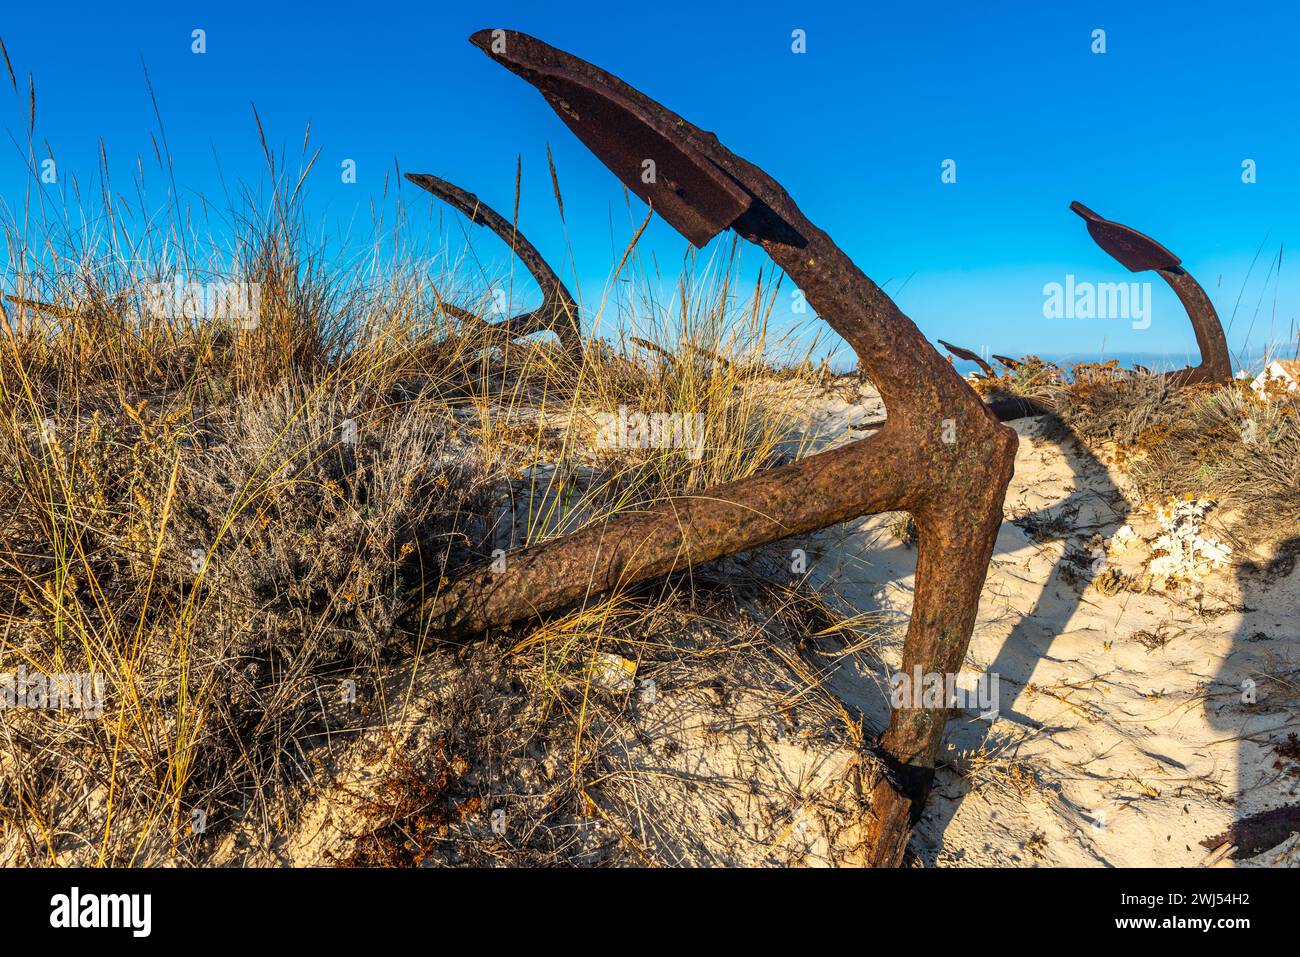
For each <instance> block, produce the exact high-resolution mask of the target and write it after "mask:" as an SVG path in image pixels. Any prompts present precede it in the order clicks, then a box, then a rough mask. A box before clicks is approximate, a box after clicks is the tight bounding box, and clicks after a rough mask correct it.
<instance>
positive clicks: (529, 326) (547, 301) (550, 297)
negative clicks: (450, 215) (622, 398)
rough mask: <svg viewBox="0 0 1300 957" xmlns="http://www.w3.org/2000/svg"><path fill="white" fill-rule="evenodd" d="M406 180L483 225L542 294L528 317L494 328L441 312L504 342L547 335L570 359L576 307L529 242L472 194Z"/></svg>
mask: <svg viewBox="0 0 1300 957" xmlns="http://www.w3.org/2000/svg"><path fill="white" fill-rule="evenodd" d="M406 178H407V179H409V180H410V181H411V182H412V183H414V184H415V185H416V186H419V187H420V188H421V189H426V190H428V191H429V192H430V193H432V194H433V195H434V196H437V197H438V198H439V199H441V200H442V201H443V202H444V203H447V204H449V205H451V206H454V207H455V208H456V209H458V210H460V211H461V212H462V213H464V214H465V215H466V216H467V217H469V220H470V222H473V223H476V224H478V225H480V226H486V227H487V228H488V229H490V230H492V232H494V233H496V234H497V235H498V236H500V237H501V239H502V241H503V242H505V243H506V244H507V245H508V246H509V247H510V248H511V250H512V251H513V252H514V254H515V255H516V256H518V257H519V261H520V262H521V263H523V264H524V267H525V268H526V269H527V270H528V271H529V272H530V273H531V274H532V276H533V279H535V280H536V281H537V285H538V286H539V287H540V288H541V290H542V304H541V305H540V306H538V307H537V308H536V309H534V310H532V311H531V312H525V313H521V314H520V315H518V316H514V317H512V318H510V319H506V320H504V321H502V322H498V323H487V322H485V321H484V320H483V319H482V318H481V317H479V316H477V315H475V314H474V313H472V312H470V311H469V310H466V309H461V308H459V307H457V306H454V305H452V304H451V303H442V304H441V305H442V308H443V310H444V311H445V312H447V313H448V314H450V315H453V316H456V317H457V318H460V319H464V320H467V321H469V322H473V323H476V324H479V325H481V326H483V327H484V328H486V329H487V330H488V331H489V332H493V333H501V334H503V335H506V336H510V337H519V336H527V335H531V334H533V333H534V332H544V331H547V330H550V331H553V332H554V333H555V334H556V336H557V337H558V338H559V340H560V344H561V345H562V346H563V347H564V350H565V352H567V353H569V354H570V355H572V356H575V357H576V356H579V355H581V353H582V328H581V324H580V321H579V318H578V303H577V301H576V300H575V299H574V298H573V295H572V294H571V293H570V292H569V290H568V289H567V288H566V287H565V285H564V283H563V282H561V281H560V277H559V276H557V275H556V274H555V270H553V269H552V268H551V267H550V264H549V263H547V262H546V260H545V259H544V258H543V257H542V254H541V253H539V252H538V251H537V247H535V246H534V245H533V244H532V243H530V242H529V241H528V239H527V237H525V236H524V235H523V233H521V232H519V230H518V229H517V228H515V226H513V225H512V224H511V223H509V222H507V221H506V220H505V219H504V218H503V217H502V216H501V215H500V214H498V213H497V212H496V210H494V209H493V208H492V207H491V206H488V205H487V204H486V203H484V202H483V201H482V200H480V199H479V198H478V197H477V196H475V195H474V194H473V193H469V192H466V191H465V190H463V189H461V188H460V187H459V186H457V185H455V184H454V183H449V182H447V181H446V180H444V179H439V178H438V177H436V176H431V175H429V174H428V173H407V174H406Z"/></svg>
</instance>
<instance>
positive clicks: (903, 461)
mask: <svg viewBox="0 0 1300 957" xmlns="http://www.w3.org/2000/svg"><path fill="white" fill-rule="evenodd" d="M471 41H472V42H473V43H475V44H476V45H478V46H479V47H480V48H481V49H483V50H484V52H486V53H487V54H488V55H489V56H491V57H492V58H493V59H494V60H496V61H497V62H498V63H500V64H502V65H503V66H505V67H507V68H508V69H510V70H512V71H514V72H515V73H517V74H519V75H520V76H521V77H523V78H524V79H525V80H527V81H528V82H530V83H532V84H533V85H534V86H536V87H538V88H539V89H540V90H541V91H542V92H543V94H544V95H545V96H546V99H547V101H548V102H549V103H550V104H551V106H552V107H553V108H554V109H555V110H556V112H557V113H558V114H559V115H560V117H561V118H562V119H563V120H564V121H565V122H566V123H567V124H568V125H569V127H570V128H571V129H573V130H574V132H575V133H576V134H577V135H578V136H579V137H580V138H581V139H582V140H583V141H584V142H585V143H586V144H587V145H588V146H590V147H591V148H592V149H593V151H594V152H596V154H597V155H598V156H599V157H600V158H601V159H602V160H604V161H606V163H607V164H608V165H609V166H610V168H611V170H612V171H613V172H614V173H615V174H616V175H618V177H619V178H620V179H621V180H622V181H623V182H624V183H625V184H626V185H627V186H628V188H629V189H631V190H632V191H633V192H634V193H636V194H637V195H638V196H640V197H641V198H642V199H644V200H645V201H647V202H649V203H650V204H652V205H653V207H654V209H655V210H656V211H659V212H661V213H662V214H663V215H664V216H665V218H666V219H668V221H669V222H670V223H671V224H672V225H674V226H675V227H676V228H677V229H678V230H679V231H680V232H682V234H683V235H685V236H686V237H687V238H688V239H690V240H691V241H692V242H697V243H698V242H703V241H707V239H708V238H709V237H710V236H712V235H715V234H716V233H717V232H718V231H720V230H721V229H723V228H726V227H727V226H730V228H732V229H734V230H735V231H736V232H737V233H738V234H740V235H741V236H742V237H744V238H745V239H747V240H749V241H750V242H753V243H755V244H756V245H758V246H760V247H761V248H762V249H763V250H764V251H765V252H766V253H767V254H768V255H769V256H770V257H771V258H772V259H773V260H774V261H775V262H776V263H777V264H778V265H779V266H781V268H783V269H784V270H785V271H786V273H787V274H789V276H790V277H791V278H792V279H793V280H794V281H795V282H796V283H797V284H798V286H799V287H800V288H801V289H802V290H803V292H804V294H805V296H806V298H807V300H808V302H809V303H810V304H811V305H812V306H813V308H814V309H815V310H816V313H817V314H818V315H819V316H821V317H823V318H824V319H825V320H826V321H827V322H828V323H829V324H830V325H831V326H832V327H833V328H834V329H835V330H836V332H838V333H839V334H840V335H841V336H842V337H843V338H844V339H845V340H846V341H847V342H848V343H849V344H850V346H851V347H852V348H853V350H854V352H855V353H856V354H857V356H858V359H859V363H860V367H861V369H862V371H863V372H865V374H866V375H867V376H868V377H869V378H870V379H871V381H872V382H873V383H874V384H875V385H876V387H877V388H878V389H879V391H880V394H881V396H882V398H883V400H884V402H885V405H886V406H887V408H888V409H889V413H890V414H889V416H888V419H887V421H886V422H885V424H884V427H883V428H882V429H881V430H880V431H879V432H877V433H876V434H874V435H872V436H870V437H868V438H865V439H862V440H860V441H857V442H854V443H852V444H850V445H846V446H843V447H841V448H838V449H835V450H833V451H829V452H823V453H821V454H818V455H815V456H812V457H809V458H807V459H804V460H802V461H800V462H797V463H795V464H793V465H789V466H785V467H783V468H778V469H773V470H770V471H766V472H763V473H761V474H759V475H756V476H754V477H752V478H748V479H744V480H742V481H738V482H733V483H730V484H728V485H724V486H721V487H716V488H713V489H710V490H708V492H707V493H704V494H700V495H697V496H683V497H677V498H673V499H671V500H669V501H666V502H664V503H663V504H661V505H659V506H657V507H655V508H653V509H650V510H648V511H646V512H644V513H640V514H633V515H626V516H620V517H617V518H615V519H612V520H609V521H607V522H604V523H602V524H599V525H596V526H593V527H590V528H587V529H585V530H583V531H581V532H578V533H576V534H573V535H568V536H565V537H563V538H559V539H555V540H553V541H550V542H547V543H544V544H542V545H539V546H533V547H530V548H525V549H522V550H520V551H518V552H515V553H512V554H510V555H509V556H507V560H506V563H505V571H503V572H500V573H499V574H498V573H494V572H493V571H492V569H490V568H488V567H480V568H477V569H474V570H471V571H470V572H469V573H468V574H466V575H464V576H463V577H461V578H459V579H457V580H456V581H453V582H451V583H450V584H449V585H448V586H447V587H446V588H444V589H443V590H442V592H441V593H440V594H439V595H438V596H437V597H435V598H434V599H433V600H431V601H430V602H428V603H427V605H426V606H425V608H424V613H425V615H426V618H427V621H428V624H429V625H430V627H431V628H432V629H433V630H434V631H435V632H441V633H442V634H444V635H466V634H472V633H474V632H477V631H481V630H483V629H485V628H488V627H492V626H495V625H503V624H508V623H510V622H513V621H517V620H519V619H521V618H525V617H528V616H530V615H533V614H537V613H540V612H544V611H546V610H548V609H551V608H556V607H559V606H561V605H565V604H568V603H570V602H574V601H578V600H581V599H584V598H586V597H588V596H590V595H593V594H596V593H599V592H602V591H605V590H608V589H611V588H614V587H617V586H620V585H628V584H632V583H635V582H638V581H643V580H646V579H649V578H653V577H657V576H660V575H664V574H667V573H670V572H674V571H680V570H683V569H687V568H690V567H692V566H694V565H697V564H699V563H701V562H706V561H709V560H712V559H715V558H719V557H721V556H724V555H729V554H734V553H736V552H739V551H742V550H744V549H748V548H753V547H755V546H758V545H763V544H766V543H768V542H773V541H776V540H779V539H782V538H788V537H790V536H792V535H799V534H804V533H807V532H811V531H814V530H816V529H821V528H825V527H827V526H829V525H832V524H835V523H838V522H842V521H846V520H848V519H852V518H855V517H858V516H861V515H865V514H869V513H873V512H880V511H886V510H894V509H899V510H905V511H907V512H909V513H910V514H911V515H912V516H913V518H914V520H915V522H916V525H917V530H918V557H917V574H916V589H915V596H914V603H913V609H912V619H911V623H910V625H909V628H908V632H907V639H906V643H905V646H904V651H903V661H902V668H903V670H904V671H907V672H909V673H910V672H911V670H912V669H913V668H915V667H919V668H921V669H922V671H923V672H934V673H939V674H955V673H956V672H957V671H959V670H960V668H961V666H962V662H963V659H964V657H965V653H966V647H967V644H968V643H969V640H970V634H971V630H972V628H973V626H974V622H975V614H976V611H977V608H978V603H979V596H980V591H981V589H982V587H983V583H984V577H985V575H986V573H987V570H988V563H989V558H990V556H991V555H992V551H993V544H994V539H995V537H996V535H997V530H998V527H999V525H1000V524H1001V522H1002V503H1003V496H1004V495H1005V492H1006V487H1007V483H1008V482H1009V481H1010V478H1011V472H1012V466H1013V463H1014V459H1015V449H1016V436H1015V433H1014V432H1012V431H1011V430H1010V429H1008V428H1006V427H1005V426H1002V425H1000V424H999V423H998V421H997V418H996V416H995V415H994V414H993V413H992V412H991V411H990V410H989V409H988V408H987V407H986V406H985V405H984V403H983V402H982V401H981V400H980V398H979V397H978V396H977V395H976V394H975V392H974V391H973V390H972V389H971V387H970V386H969V385H968V384H967V383H966V382H965V381H963V380H962V378H961V377H960V376H958V375H957V373H956V372H955V371H954V370H953V368H952V366H951V365H950V364H949V363H948V361H947V360H946V359H944V358H943V357H942V356H940V355H939V353H938V352H936V351H935V349H934V348H933V347H932V346H931V345H930V344H929V342H927V341H926V339H925V337H924V336H922V335H921V333H920V331H919V330H918V329H917V327H916V326H915V325H914V324H913V322H912V321H911V320H910V319H909V318H908V317H907V316H905V315H904V314H903V313H902V312H901V311H900V310H899V309H898V307H897V305H895V303H894V302H893V300H891V299H890V298H889V297H888V296H887V295H886V294H885V293H884V292H883V291H882V290H881V289H880V287H879V286H877V285H876V284H875V283H874V282H872V281H871V280H870V279H869V278H867V276H866V275H864V274H863V273H862V272H861V270H859V269H858V268H857V267H856V266H855V265H854V264H853V262H852V261H851V260H850V259H849V258H848V256H846V255H845V254H844V252H843V251H842V250H841V249H840V248H839V247H838V246H836V244H835V243H834V242H833V241H832V240H831V238H830V237H829V236H827V235H826V234H825V233H823V232H822V231H821V230H820V229H818V228H817V227H816V226H814V225H813V224H812V223H811V222H810V221H809V220H808V219H807V218H806V217H805V216H804V215H803V213H802V212H801V211H800V210H799V208H798V207H797V206H796V205H795V203H794V201H793V200H792V199H791V198H790V197H789V195H788V194H787V193H786V192H785V190H784V189H782V188H781V186H780V185H779V184H777V183H776V182H775V181H774V180H773V179H772V178H771V177H769V176H768V175H767V174H766V173H764V172H763V171H762V170H761V169H759V168H758V167H757V166H754V165H752V164H750V163H748V162H746V161H745V160H743V159H741V158H740V157H738V156H736V155H735V154H733V153H731V152H730V151H729V150H727V149H726V148H725V147H724V146H722V144H721V143H719V142H718V139H717V137H716V136H714V135H712V134H711V133H706V132H704V131H703V130H700V129H698V128H697V127H695V126H694V125H693V124H691V123H689V122H687V121H686V120H685V119H683V118H682V117H680V116H678V115H677V114H675V113H673V112H672V111H670V110H668V109H666V108H665V107H663V106H661V105H660V104H658V103H656V102H655V101H653V100H651V99H650V98H648V97H646V96H645V95H644V94H642V93H640V92H639V91H637V90H635V89H633V88H632V87H630V86H628V85H627V84H626V83H623V82H622V81H621V80H619V79H617V78H616V77H613V76H611V75H610V74H608V73H606V72H605V71H603V70H601V69H599V68H598V67H595V66H593V65H592V64H590V63H587V62H585V61H583V60H580V59H578V58H576V57H573V56H571V55H569V54H567V53H564V52H562V51H560V50H557V49H555V48H553V47H550V46H548V45H547V44H545V43H542V42H541V41H539V40H536V39H534V38H532V37H529V36H526V35H524V34H520V33H515V32H512V31H487V30H485V31H482V32H480V33H477V34H475V35H474V36H473V37H472V38H471ZM646 160H650V161H652V163H653V168H654V169H655V170H656V171H658V173H659V174H660V175H658V176H656V177H655V178H654V180H653V181H650V182H647V181H646V178H645V177H643V176H642V175H641V171H642V170H644V169H647V168H649V167H647V166H646V165H645V161H646ZM664 174H666V175H664ZM946 721H947V710H946V709H945V708H942V707H938V708H915V709H911V708H903V709H896V710H894V711H893V713H892V715H891V718H890V723H889V727H888V728H887V729H886V730H885V732H884V734H883V735H882V736H881V738H880V740H879V743H878V753H879V755H880V757H881V758H882V759H883V760H884V762H885V764H886V765H887V767H888V769H889V774H887V775H885V776H883V777H882V778H881V780H880V783H879V784H878V785H877V786H876V791H875V793H874V794H873V797H872V803H873V808H874V813H875V815H876V817H875V819H874V821H873V822H872V825H871V832H872V835H871V836H872V841H871V843H872V848H873V849H872V856H871V862H872V863H876V864H882V865H897V864H898V863H900V862H901V860H902V855H903V851H904V849H905V847H906V843H907V838H908V833H909V822H912V821H914V820H915V818H916V817H917V816H918V815H919V813H920V810H921V808H922V806H923V804H924V802H925V799H926V796H927V794H928V792H929V789H930V783H931V780H932V778H933V774H934V766H935V762H936V760H937V758H938V755H939V748H940V742H941V738H942V734H943V730H944V726H945V723H946Z"/></svg>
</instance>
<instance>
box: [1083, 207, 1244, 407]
mask: <svg viewBox="0 0 1300 957" xmlns="http://www.w3.org/2000/svg"><path fill="white" fill-rule="evenodd" d="M1070 209H1072V210H1073V211H1074V212H1076V213H1078V214H1079V215H1080V216H1082V217H1083V219H1084V221H1085V222H1086V223H1087V224H1088V235H1090V236H1091V237H1092V238H1093V240H1094V241H1095V242H1096V243H1097V245H1098V246H1100V247H1101V248H1102V249H1103V250H1104V251H1105V252H1106V253H1108V254H1109V255H1110V256H1111V257H1112V258H1113V259H1115V260H1116V261H1117V262H1118V263H1119V264H1120V265H1121V266H1123V267H1124V268H1125V269H1128V270H1129V271H1130V272H1143V271H1145V270H1148V269H1151V270H1155V271H1156V272H1157V273H1159V274H1160V278H1161V279H1163V280H1164V281H1165V282H1167V283H1168V284H1169V287H1170V288H1171V289H1173V291H1174V293H1175V295H1177V296H1178V300H1179V302H1181V303H1182V304H1183V308H1184V309H1185V310H1186V311H1187V318H1189V319H1190V320H1191V321H1192V330H1193V331H1194V332H1195V333H1196V345H1197V347H1198V348H1199V349H1200V352H1201V361H1200V364H1199V365H1195V366H1190V367H1188V368H1186V369H1179V370H1178V371H1176V372H1170V373H1167V375H1168V377H1169V378H1170V379H1171V380H1172V381H1173V382H1174V383H1176V384H1178V385H1192V384H1195V383H1198V382H1228V381H1230V380H1231V379H1232V358H1231V356H1230V355H1229V354H1228V340H1227V337H1226V336H1225V335H1224V334H1223V324H1222V323H1221V322H1220V321H1219V314H1218V312H1216V311H1215V309H1214V304H1213V303H1211V302H1210V297H1209V296H1207V295H1206V294H1205V290H1204V289H1202V288H1201V284H1200V283H1198V282H1197V281H1196V280H1195V279H1193V278H1192V275H1191V273H1189V272H1187V271H1186V270H1185V269H1183V268H1182V260H1181V259H1179V258H1178V257H1177V256H1175V255H1174V254H1173V253H1171V252H1170V251H1169V250H1168V249H1166V248H1165V247H1164V246H1162V245H1160V243H1158V242H1156V241H1155V240H1154V239H1152V238H1151V237H1150V236H1148V235H1146V234H1145V233H1140V232H1138V231H1137V230H1136V229H1133V228H1132V227H1131V226H1125V225H1123V224H1122V223H1116V222H1112V221H1111V220H1109V219H1103V218H1102V217H1101V216H1098V215H1097V214H1096V213H1094V212H1093V211H1092V210H1091V209H1089V208H1088V207H1087V206H1085V205H1083V203H1080V202H1078V201H1076V202H1073V203H1071V204H1070Z"/></svg>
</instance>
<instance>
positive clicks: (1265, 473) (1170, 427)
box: [980, 356, 1300, 541]
mask: <svg viewBox="0 0 1300 957" xmlns="http://www.w3.org/2000/svg"><path fill="white" fill-rule="evenodd" d="M980 389H981V391H983V392H984V393H985V394H1012V395H1023V396H1028V397H1031V398H1037V399H1042V400H1045V401H1046V402H1047V403H1048V404H1049V405H1050V406H1051V407H1052V408H1054V409H1056V410H1057V414H1058V416H1059V417H1060V419H1061V420H1062V422H1064V423H1065V425H1066V426H1068V427H1069V428H1070V430H1071V431H1072V432H1073V433H1074V434H1075V435H1077V436H1078V437H1079V438H1080V439H1082V440H1083V441H1084V442H1086V443H1088V444H1089V445H1091V446H1093V447H1094V448H1101V447H1106V448H1107V450H1108V452H1110V453H1111V454H1112V455H1113V457H1114V460H1115V462H1116V464H1118V465H1119V466H1121V467H1122V468H1124V469H1125V470H1126V471H1127V472H1128V473H1129V474H1130V475H1131V476H1132V478H1133V479H1134V481H1135V482H1136V484H1137V487H1138V490H1139V492H1140V493H1141V495H1142V497H1143V499H1144V500H1146V501H1165V500H1167V499H1169V498H1173V497H1182V496H1184V495H1188V494H1190V495H1193V496H1196V497H1210V498H1214V499H1215V500H1217V501H1218V503H1219V504H1220V505H1221V506H1223V507H1226V508H1228V509H1232V510H1234V511H1236V512H1237V513H1238V514H1239V516H1240V520H1239V522H1238V523H1237V524H1238V529H1237V533H1238V534H1239V535H1240V536H1241V537H1242V538H1243V539H1244V540H1253V541H1262V540H1270V541H1281V540H1282V539H1284V538H1286V537H1288V536H1289V535H1294V534H1295V532H1296V530H1297V529H1300V490H1298V489H1297V485H1296V476H1297V475H1300V406H1298V405H1297V403H1296V402H1295V401H1294V400H1293V399H1285V398H1282V397H1279V396H1271V397H1269V398H1268V399H1267V400H1266V399H1261V397H1260V396H1258V395H1257V394H1256V393H1254V392H1253V391H1251V389H1250V388H1249V383H1248V382H1243V381H1235V382H1233V383H1231V384H1229V385H1224V386H1208V385H1203V386H1193V387H1189V388H1182V389H1177V388H1173V387H1171V386H1170V384H1169V383H1168V381H1167V380H1165V379H1164V378H1162V377H1160V376H1157V375H1153V374H1151V373H1147V372H1141V371H1133V370H1126V369H1121V368H1119V367H1118V365H1117V364H1116V363H1115V362H1113V361H1112V362H1107V363H1102V364H1081V365H1076V366H1073V367H1071V368H1069V369H1062V368H1059V367H1057V366H1054V365H1052V364H1051V363H1046V362H1043V361H1041V360H1038V359H1036V358H1035V357H1032V356H1030V357H1027V358H1026V359H1025V360H1024V364H1023V365H1021V366H1019V367H1017V368H1014V369H1007V370H1005V371H1004V372H1003V374H1002V375H1001V376H1000V377H998V378H996V379H992V380H987V381H985V382H982V383H980Z"/></svg>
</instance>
